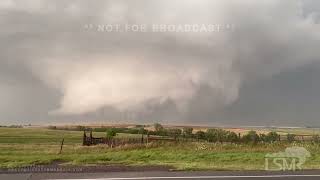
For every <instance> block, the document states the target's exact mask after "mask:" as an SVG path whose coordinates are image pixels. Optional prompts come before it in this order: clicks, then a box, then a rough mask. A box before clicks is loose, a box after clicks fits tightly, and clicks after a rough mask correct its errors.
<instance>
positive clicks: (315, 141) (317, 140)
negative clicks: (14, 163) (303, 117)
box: [312, 135, 320, 143]
mask: <svg viewBox="0 0 320 180" xmlns="http://www.w3.org/2000/svg"><path fill="white" fill-rule="evenodd" d="M312 142H314V143H319V142H320V137H319V135H313V136H312Z"/></svg>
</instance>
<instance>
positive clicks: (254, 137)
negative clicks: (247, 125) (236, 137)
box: [242, 131, 260, 144]
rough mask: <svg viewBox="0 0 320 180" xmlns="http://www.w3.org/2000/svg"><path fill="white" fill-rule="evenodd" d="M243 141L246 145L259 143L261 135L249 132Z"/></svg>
mask: <svg viewBox="0 0 320 180" xmlns="http://www.w3.org/2000/svg"><path fill="white" fill-rule="evenodd" d="M242 141H243V142H245V143H254V144H255V143H258V142H259V141H260V138H259V135H258V134H257V132H256V131H249V132H248V134H246V135H244V136H243V137H242Z"/></svg>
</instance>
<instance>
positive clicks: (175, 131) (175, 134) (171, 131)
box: [168, 129, 182, 139]
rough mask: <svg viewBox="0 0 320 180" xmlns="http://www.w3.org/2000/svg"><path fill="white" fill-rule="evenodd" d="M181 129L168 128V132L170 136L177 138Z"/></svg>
mask: <svg viewBox="0 0 320 180" xmlns="http://www.w3.org/2000/svg"><path fill="white" fill-rule="evenodd" d="M181 133H182V131H181V129H169V130H168V134H169V136H171V137H174V139H177V137H179V136H180V135H181Z"/></svg>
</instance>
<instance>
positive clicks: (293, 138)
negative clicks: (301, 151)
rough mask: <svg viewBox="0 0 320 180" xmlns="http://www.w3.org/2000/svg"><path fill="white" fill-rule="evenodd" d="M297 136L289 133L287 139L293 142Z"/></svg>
mask: <svg viewBox="0 0 320 180" xmlns="http://www.w3.org/2000/svg"><path fill="white" fill-rule="evenodd" d="M295 138H296V135H294V134H287V140H288V142H290V143H291V142H293V141H295Z"/></svg>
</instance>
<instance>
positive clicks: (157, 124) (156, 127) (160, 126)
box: [153, 123, 164, 132]
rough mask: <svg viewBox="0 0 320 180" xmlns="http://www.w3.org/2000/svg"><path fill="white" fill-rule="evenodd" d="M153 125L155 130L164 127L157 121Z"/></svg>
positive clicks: (160, 129)
mask: <svg viewBox="0 0 320 180" xmlns="http://www.w3.org/2000/svg"><path fill="white" fill-rule="evenodd" d="M153 126H154V130H155V131H156V132H159V131H162V130H163V129H164V128H163V126H162V125H161V124H159V123H155V124H154V125H153Z"/></svg>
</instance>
